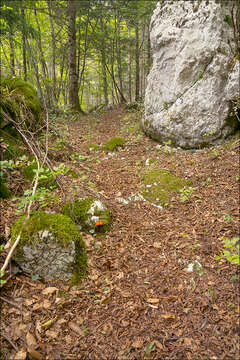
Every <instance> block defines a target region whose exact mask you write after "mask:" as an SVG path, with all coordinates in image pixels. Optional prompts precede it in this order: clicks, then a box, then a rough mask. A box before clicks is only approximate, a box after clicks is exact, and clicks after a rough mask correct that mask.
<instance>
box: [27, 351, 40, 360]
mask: <svg viewBox="0 0 240 360" xmlns="http://www.w3.org/2000/svg"><path fill="white" fill-rule="evenodd" d="M28 353H29V354H30V355H31V357H32V358H33V359H34V360H43V359H44V356H43V355H42V354H41V353H40V352H39V351H37V350H34V349H31V348H28Z"/></svg>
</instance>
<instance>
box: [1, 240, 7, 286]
mask: <svg viewBox="0 0 240 360" xmlns="http://www.w3.org/2000/svg"><path fill="white" fill-rule="evenodd" d="M3 248H4V245H3V244H2V245H0V252H1V251H2V249H3ZM4 275H5V271H4V270H1V271H0V287H1V286H3V285H4V284H5V283H6V280H3V279H2V278H3V276H4Z"/></svg>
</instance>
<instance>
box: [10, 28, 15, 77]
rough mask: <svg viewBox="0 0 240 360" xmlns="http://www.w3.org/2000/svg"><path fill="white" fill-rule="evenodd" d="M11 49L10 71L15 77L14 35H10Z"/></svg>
mask: <svg viewBox="0 0 240 360" xmlns="http://www.w3.org/2000/svg"><path fill="white" fill-rule="evenodd" d="M9 48H10V54H9V57H10V69H11V74H12V75H13V76H15V51H14V43H13V35H12V33H10V34H9Z"/></svg>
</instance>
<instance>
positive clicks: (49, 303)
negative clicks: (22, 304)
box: [42, 299, 52, 309]
mask: <svg viewBox="0 0 240 360" xmlns="http://www.w3.org/2000/svg"><path fill="white" fill-rule="evenodd" d="M42 306H43V307H44V309H49V308H50V307H51V306H52V303H51V301H49V300H47V299H44V300H43V303H42Z"/></svg>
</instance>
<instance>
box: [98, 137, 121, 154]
mask: <svg viewBox="0 0 240 360" xmlns="http://www.w3.org/2000/svg"><path fill="white" fill-rule="evenodd" d="M124 144H125V141H124V139H123V138H122V137H114V138H112V139H110V140H109V141H107V142H106V143H105V144H104V145H103V146H102V149H103V150H106V151H113V150H116V149H117V148H119V147H122V146H124Z"/></svg>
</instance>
